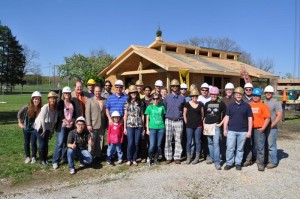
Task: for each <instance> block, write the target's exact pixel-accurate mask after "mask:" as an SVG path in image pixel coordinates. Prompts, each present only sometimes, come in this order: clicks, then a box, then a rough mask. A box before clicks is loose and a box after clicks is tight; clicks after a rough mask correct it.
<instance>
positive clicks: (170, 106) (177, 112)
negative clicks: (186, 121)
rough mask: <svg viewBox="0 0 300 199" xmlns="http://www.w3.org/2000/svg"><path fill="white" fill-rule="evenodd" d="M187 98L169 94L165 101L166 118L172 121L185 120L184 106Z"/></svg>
mask: <svg viewBox="0 0 300 199" xmlns="http://www.w3.org/2000/svg"><path fill="white" fill-rule="evenodd" d="M184 103H185V97H184V96H182V95H174V94H172V93H170V94H168V95H167V96H166V97H165V99H164V106H165V108H166V111H167V113H166V118H168V119H170V120H179V119H181V120H182V119H183V115H182V112H183V106H184Z"/></svg>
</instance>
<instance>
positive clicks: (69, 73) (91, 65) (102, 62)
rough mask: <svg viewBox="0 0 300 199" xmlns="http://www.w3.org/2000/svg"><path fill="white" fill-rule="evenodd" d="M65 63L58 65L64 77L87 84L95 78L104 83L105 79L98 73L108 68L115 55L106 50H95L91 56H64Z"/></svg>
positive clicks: (59, 71) (60, 73) (61, 75)
mask: <svg viewBox="0 0 300 199" xmlns="http://www.w3.org/2000/svg"><path fill="white" fill-rule="evenodd" d="M64 60H65V64H62V65H59V66H58V73H59V75H60V77H62V78H65V77H67V78H69V79H73V78H76V79H78V80H79V81H81V82H82V83H84V84H86V83H87V81H88V80H89V79H91V78H92V79H94V80H95V81H96V82H97V83H100V84H102V83H103V79H102V78H101V77H99V76H98V73H99V72H100V71H101V70H103V69H104V68H106V67H107V66H108V65H109V64H110V63H111V62H112V61H113V60H114V58H113V56H111V55H109V54H107V53H106V52H105V51H104V50H94V51H92V52H91V55H90V56H84V55H82V54H80V53H79V54H73V55H72V56H71V57H64Z"/></svg>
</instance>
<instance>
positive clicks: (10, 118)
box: [0, 111, 18, 124]
mask: <svg viewBox="0 0 300 199" xmlns="http://www.w3.org/2000/svg"><path fill="white" fill-rule="evenodd" d="M17 114H18V112H17V111H9V112H4V111H0V124H13V123H17V121H18V120H17Z"/></svg>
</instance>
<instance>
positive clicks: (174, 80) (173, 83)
mask: <svg viewBox="0 0 300 199" xmlns="http://www.w3.org/2000/svg"><path fill="white" fill-rule="evenodd" d="M179 85H180V83H179V81H178V80H177V79H173V80H172V81H171V86H179Z"/></svg>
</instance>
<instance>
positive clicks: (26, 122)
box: [17, 91, 42, 164]
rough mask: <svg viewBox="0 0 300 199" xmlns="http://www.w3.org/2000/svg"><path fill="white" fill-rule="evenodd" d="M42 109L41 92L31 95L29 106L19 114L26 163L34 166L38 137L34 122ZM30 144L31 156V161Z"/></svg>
mask: <svg viewBox="0 0 300 199" xmlns="http://www.w3.org/2000/svg"><path fill="white" fill-rule="evenodd" d="M41 108H42V95H41V93H40V92H39V91H35V92H33V93H32V95H31V99H30V101H29V103H28V104H27V105H25V106H24V107H22V108H21V109H20V110H19V112H18V116H17V118H18V125H19V127H20V128H21V129H22V130H23V135H24V151H25V155H26V159H25V163H26V164H28V163H30V162H31V164H34V163H35V162H36V152H37V145H36V140H37V138H36V135H35V129H34V128H33V124H34V121H35V119H36V117H37V116H38V114H39V113H40V111H41ZM30 144H31V155H32V158H31V159H30Z"/></svg>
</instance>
